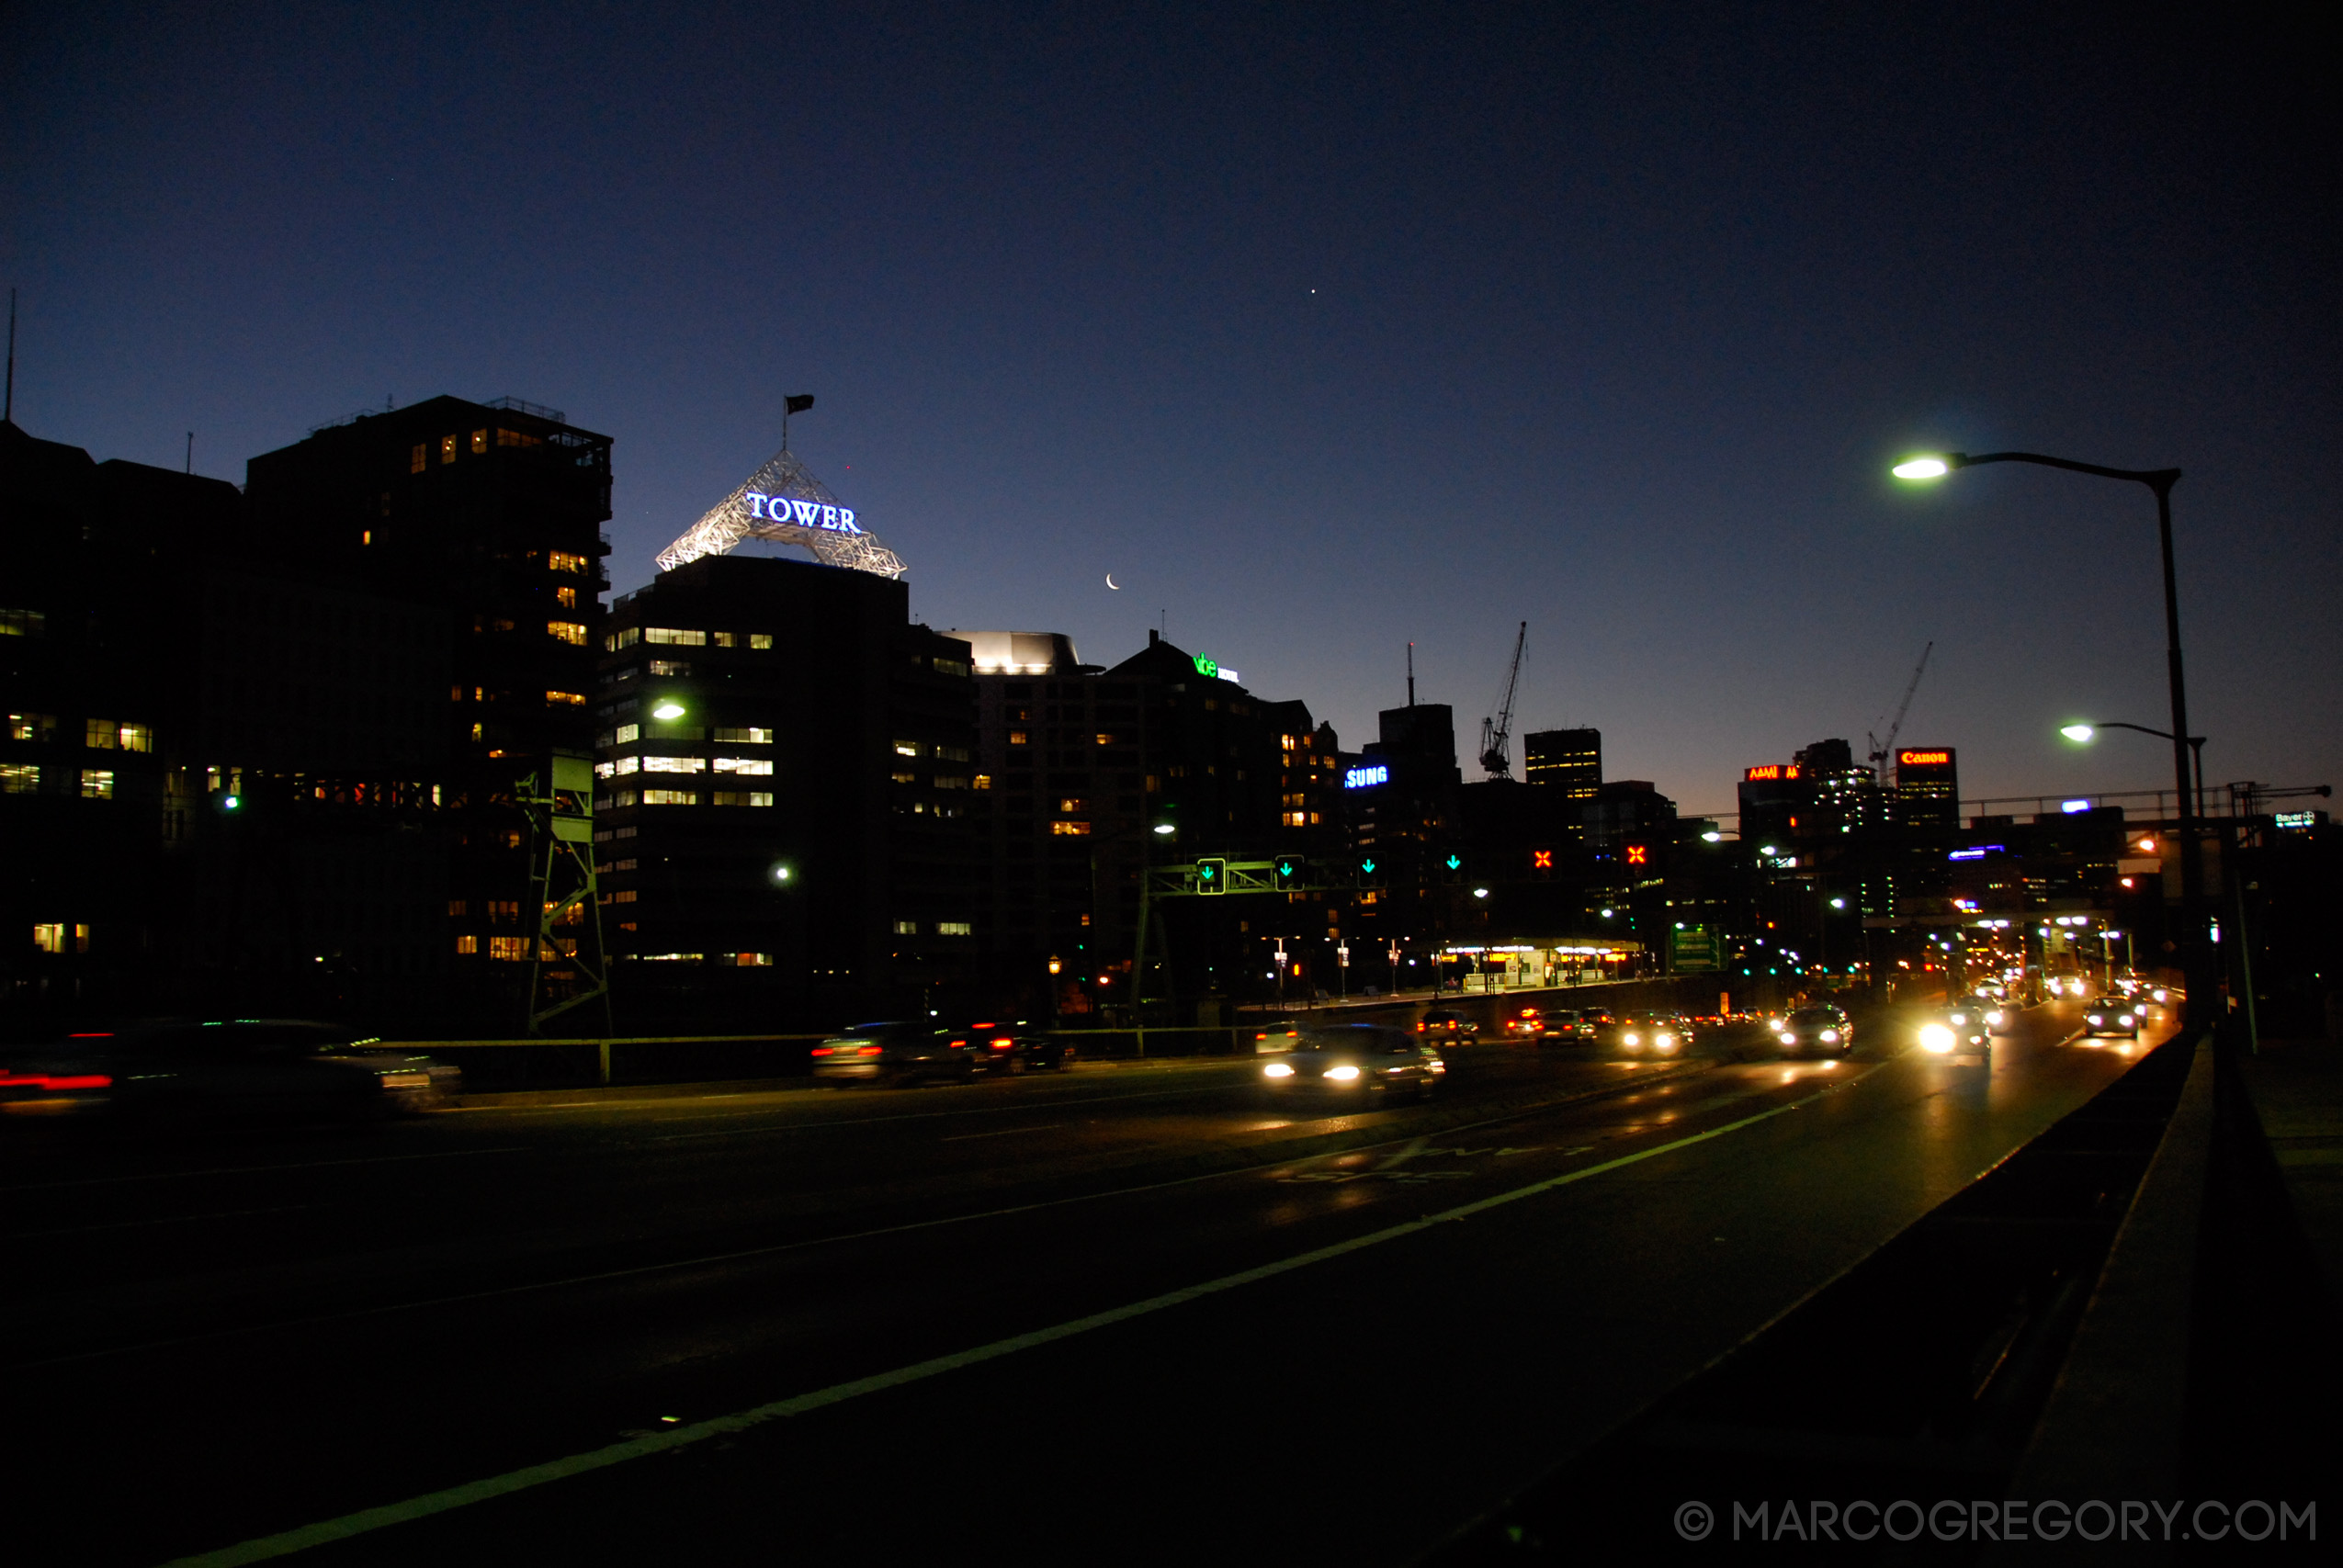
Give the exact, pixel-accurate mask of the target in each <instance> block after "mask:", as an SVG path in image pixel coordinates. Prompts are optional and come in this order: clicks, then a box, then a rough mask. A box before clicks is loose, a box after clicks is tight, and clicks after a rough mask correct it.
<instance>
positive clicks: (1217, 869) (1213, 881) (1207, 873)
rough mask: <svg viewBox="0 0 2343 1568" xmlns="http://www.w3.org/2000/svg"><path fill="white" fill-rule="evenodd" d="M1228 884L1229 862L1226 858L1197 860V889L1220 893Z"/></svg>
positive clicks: (1204, 891) (1201, 891) (1202, 891)
mask: <svg viewBox="0 0 2343 1568" xmlns="http://www.w3.org/2000/svg"><path fill="white" fill-rule="evenodd" d="M1227 886H1228V862H1227V861H1225V860H1200V861H1198V862H1196V891H1197V892H1199V893H1218V892H1220V891H1221V890H1223V889H1224V888H1226V887H1227Z"/></svg>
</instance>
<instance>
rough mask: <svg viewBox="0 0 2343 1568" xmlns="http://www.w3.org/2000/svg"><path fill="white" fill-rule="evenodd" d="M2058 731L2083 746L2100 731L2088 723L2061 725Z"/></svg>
mask: <svg viewBox="0 0 2343 1568" xmlns="http://www.w3.org/2000/svg"><path fill="white" fill-rule="evenodd" d="M2058 733H2059V734H2061V735H2063V736H2065V737H2066V739H2069V740H2071V741H2073V742H2074V743H2075V744H2076V745H2077V746H2081V745H2084V744H2087V743H2088V741H2089V739H2090V738H2091V737H2092V736H2094V735H2097V734H2098V733H2099V731H2098V730H2096V729H2094V728H2091V727H2090V726H2089V725H2088V724H2069V725H2063V726H2061V727H2060V728H2059V731H2058Z"/></svg>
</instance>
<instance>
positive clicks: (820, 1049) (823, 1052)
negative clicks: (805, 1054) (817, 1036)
mask: <svg viewBox="0 0 2343 1568" xmlns="http://www.w3.org/2000/svg"><path fill="white" fill-rule="evenodd" d="M813 1054H814V1055H817V1056H827V1055H830V1054H831V1053H830V1047H829V1046H827V1045H817V1046H815V1047H814V1048H813Z"/></svg>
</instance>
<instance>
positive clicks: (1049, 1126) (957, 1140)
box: [935, 1122, 1069, 1144]
mask: <svg viewBox="0 0 2343 1568" xmlns="http://www.w3.org/2000/svg"><path fill="white" fill-rule="evenodd" d="M1067 1125H1069V1123H1067V1122H1043V1123H1042V1124H1041V1125H1040V1126H1038V1127H1003V1128H1002V1129H1001V1130H1000V1131H998V1132H993V1133H955V1134H953V1135H952V1136H950V1137H948V1138H938V1139H936V1140H935V1141H936V1142H937V1143H939V1144H965V1143H967V1142H968V1140H969V1139H970V1138H1013V1137H1015V1136H1016V1135H1017V1134H1020V1133H1047V1132H1051V1131H1054V1130H1055V1129H1057V1128H1059V1127H1063V1126H1067Z"/></svg>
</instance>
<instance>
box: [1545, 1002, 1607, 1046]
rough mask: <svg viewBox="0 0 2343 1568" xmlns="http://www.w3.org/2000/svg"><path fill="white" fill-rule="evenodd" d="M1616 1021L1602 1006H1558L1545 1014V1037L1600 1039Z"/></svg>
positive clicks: (1564, 1039)
mask: <svg viewBox="0 0 2343 1568" xmlns="http://www.w3.org/2000/svg"><path fill="white" fill-rule="evenodd" d="M1614 1022H1616V1020H1614V1019H1613V1018H1612V1016H1611V1014H1610V1013H1609V1012H1608V1011H1607V1010H1604V1009H1602V1008H1556V1009H1554V1010H1552V1011H1551V1012H1548V1013H1547V1014H1546V1015H1545V1038H1546V1039H1548V1040H1562V1041H1574V1040H1586V1041H1593V1040H1600V1039H1602V1036H1603V1033H1604V1032H1605V1031H1607V1030H1609V1029H1610V1028H1611V1027H1612V1026H1613V1023H1614Z"/></svg>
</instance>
